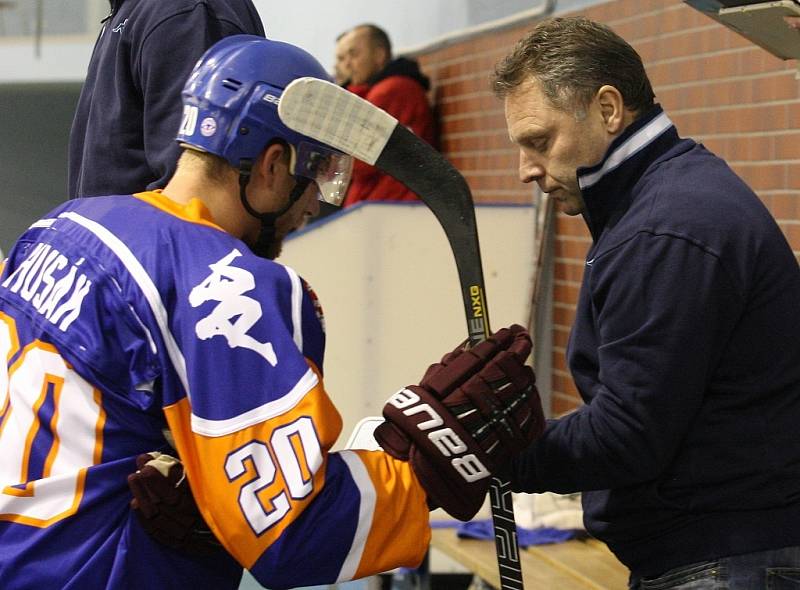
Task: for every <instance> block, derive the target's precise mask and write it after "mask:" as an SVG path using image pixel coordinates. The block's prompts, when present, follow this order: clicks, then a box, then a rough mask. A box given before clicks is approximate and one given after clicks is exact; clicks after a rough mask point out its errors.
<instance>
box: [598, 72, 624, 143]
mask: <svg viewBox="0 0 800 590" xmlns="http://www.w3.org/2000/svg"><path fill="white" fill-rule="evenodd" d="M595 98H596V100H597V104H598V106H599V107H600V115H601V116H602V117H603V125H604V126H605V129H606V131H607V132H608V133H610V134H612V135H617V134H618V133H620V132H621V131H622V130H623V129H624V128H625V100H624V99H623V98H622V93H621V92H620V91H619V90H617V89H616V88H615V87H614V86H611V85H609V84H606V85H604V86H601V87H600V88H599V89H598V91H597V94H595Z"/></svg>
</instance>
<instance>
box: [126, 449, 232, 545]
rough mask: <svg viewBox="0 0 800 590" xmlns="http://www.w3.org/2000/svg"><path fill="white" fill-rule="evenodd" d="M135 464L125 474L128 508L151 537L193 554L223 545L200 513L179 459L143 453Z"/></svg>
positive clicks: (160, 454) (159, 454)
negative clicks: (134, 466)
mask: <svg viewBox="0 0 800 590" xmlns="http://www.w3.org/2000/svg"><path fill="white" fill-rule="evenodd" d="M136 467H137V469H138V470H137V471H136V473H132V474H130V475H129V476H128V486H129V487H130V489H131V492H132V493H133V500H131V508H132V509H133V510H134V512H136V514H137V516H138V517H139V521H140V522H141V523H142V527H143V528H144V529H145V530H146V531H147V532H148V533H149V534H150V536H151V537H153V538H154V539H156V540H157V541H159V542H160V543H163V544H164V545H168V546H170V547H173V548H175V549H181V550H183V551H186V552H187V553H192V554H195V555H207V554H210V553H212V552H214V551H219V550H221V549H222V545H220V543H219V541H217V539H216V537H215V536H214V533H212V532H211V530H209V528H208V526H207V525H206V523H205V521H204V520H203V517H202V516H201V515H200V511H199V510H198V508H197V504H195V501H194V497H193V496H192V491H191V490H190V489H189V483H188V482H187V481H186V475H185V474H184V472H183V464H182V463H181V462H180V461H179V460H178V459H176V458H175V457H171V456H170V455H165V454H162V453H155V452H154V453H145V454H143V455H139V456H138V457H137V458H136Z"/></svg>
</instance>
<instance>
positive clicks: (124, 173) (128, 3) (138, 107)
mask: <svg viewBox="0 0 800 590" xmlns="http://www.w3.org/2000/svg"><path fill="white" fill-rule="evenodd" d="M110 3H111V11H110V13H109V14H108V16H107V17H106V19H105V21H104V25H103V29H102V30H101V32H100V36H99V38H98V39H97V42H96V43H95V46H94V50H93V52H92V58H91V60H90V62H89V70H88V72H87V74H86V81H85V83H84V85H83V89H82V90H81V95H80V98H79V99H78V106H77V108H76V110H75V118H74V120H73V122H72V129H71V131H70V139H69V175H68V176H69V178H68V185H69V196H70V198H73V199H74V198H78V197H95V196H98V195H111V194H129V193H134V192H138V191H142V190H151V189H156V188H163V187H164V186H165V185H166V184H167V181H168V180H169V179H170V178H171V177H172V174H173V173H174V172H175V165H176V164H177V162H178V156H179V155H180V147H179V146H178V144H176V143H175V135H176V134H177V132H178V127H179V126H180V122H181V90H182V89H183V85H184V83H185V82H186V78H187V77H188V75H189V72H191V71H192V68H193V67H194V64H195V63H196V62H197V60H198V59H200V56H201V55H203V52H205V50H206V49H208V48H209V47H211V45H213V44H214V43H215V42H216V41H219V40H220V39H222V38H223V37H227V36H228V35H238V34H243V33H246V34H251V35H259V36H260V37H263V36H264V27H263V25H262V24H261V18H260V17H259V15H258V12H257V11H256V9H255V6H253V3H252V1H251V0H224V1H223V0H171V1H169V2H163V1H160V0H110Z"/></svg>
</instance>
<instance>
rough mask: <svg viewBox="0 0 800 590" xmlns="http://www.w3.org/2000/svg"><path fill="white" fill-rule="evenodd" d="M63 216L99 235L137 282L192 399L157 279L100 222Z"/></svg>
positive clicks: (76, 214) (62, 214)
mask: <svg viewBox="0 0 800 590" xmlns="http://www.w3.org/2000/svg"><path fill="white" fill-rule="evenodd" d="M59 217H60V218H67V219H69V220H70V221H73V222H75V223H77V224H78V225H81V226H83V227H85V228H86V229H88V230H89V231H90V232H92V233H93V234H94V235H96V236H97V237H98V238H99V239H100V240H101V241H102V242H103V243H104V244H105V245H106V246H108V247H109V248H110V249H111V251H112V252H114V254H116V255H117V258H119V259H120V261H121V262H122V264H123V265H124V266H125V268H126V269H127V270H128V272H129V273H130V274H131V277H133V280H134V281H136V284H137V285H139V288H140V289H141V290H142V294H143V295H144V298H145V301H147V304H148V305H149V306H150V311H152V312H153V317H155V319H156V323H157V324H158V328H159V330H160V331H161V337H162V338H163V339H164V344H165V345H166V347H167V354H168V355H169V358H170V361H172V365H173V366H174V367H175V372H176V373H177V374H178V378H179V379H180V380H181V385H183V389H184V391H185V392H186V395H187V396H188V397H189V399H191V396H190V395H189V380H188V379H187V377H186V360H185V359H184V358H183V353H182V352H181V350H180V348H178V343H177V342H175V338H174V337H173V336H172V332H170V331H169V325H168V322H167V309H166V307H164V302H163V301H161V295H160V294H159V293H158V289H157V288H156V286H155V283H153V280H152V279H151V278H150V275H148V274H147V271H146V270H145V269H144V267H143V266H142V264H141V263H140V262H139V260H138V259H137V258H136V256H134V254H133V252H131V251H130V249H129V248H128V247H127V246H126V245H125V244H124V243H123V242H122V240H120V239H119V238H118V237H117V236H115V235H114V234H113V233H111V232H110V231H109V230H108V229H107V228H105V227H103V226H102V225H100V224H99V223H97V222H96V221H93V220H91V219H87V218H86V217H84V216H83V215H80V214H78V213H75V212H74V211H67V212H65V213H61V214H60V215H59Z"/></svg>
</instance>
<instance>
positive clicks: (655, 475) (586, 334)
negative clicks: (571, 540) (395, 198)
mask: <svg viewBox="0 0 800 590" xmlns="http://www.w3.org/2000/svg"><path fill="white" fill-rule="evenodd" d="M494 89H495V92H496V94H497V95H498V96H499V97H501V98H502V99H504V101H505V112H506V120H507V124H508V129H509V134H510V137H511V139H512V140H513V141H514V142H515V143H516V144H517V145H518V147H519V150H520V167H519V174H520V179H521V180H522V181H523V182H536V183H538V185H539V187H540V188H541V190H542V191H544V192H547V193H549V194H550V196H551V197H552V198H553V199H555V201H556V202H557V203H558V205H559V207H560V209H561V210H562V211H563V212H564V213H566V214H568V215H582V216H583V217H584V219H585V221H586V224H587V225H588V227H589V230H590V233H591V236H592V246H591V248H590V250H589V252H588V254H587V256H586V265H585V268H584V277H583V284H582V286H581V292H580V297H579V301H578V306H577V315H576V319H575V324H574V326H573V329H572V334H571V336H570V340H569V345H568V348H567V360H568V364H569V367H570V370H571V372H572V375H573V377H574V380H575V383H576V385H577V388H578V390H579V392H580V394H581V396H582V398H583V400H584V402H585V404H584V405H583V406H582V407H580V408H579V409H578V410H576V411H575V412H574V413H572V414H570V415H568V416H566V417H563V418H561V419H558V420H553V421H551V422H550V423H549V425H548V428H547V431H546V433H545V435H544V437H543V438H541V439H540V440H539V441H537V442H536V443H534V444H533V445H532V446H531V447H530V448H529V449H528V451H527V452H526V453H525V454H524V455H523V456H522V457H521V458H519V459H517V460H516V461H515V463H514V469H513V473H512V474H511V479H512V485H513V487H514V489H515V490H516V491H524V492H543V491H555V492H562V493H568V492H576V491H581V492H583V504H584V515H585V522H586V526H587V529H588V530H589V532H590V533H591V534H593V535H594V536H596V537H598V538H600V539H602V540H603V541H605V542H606V543H607V544H608V545H609V547H610V548H611V549H612V551H613V552H614V553H615V554H616V555H617V556H618V557H619V559H620V560H621V561H622V562H623V563H625V564H626V565H627V566H628V567H629V568H630V569H631V587H633V588H655V587H658V588H675V587H678V586H680V585H681V584H685V583H687V582H688V581H689V580H693V583H694V584H696V585H693V586H692V588H719V587H721V586H719V585H717V584H719V583H720V580H723V581H724V580H726V579H727V582H726V583H728V584H730V586H725V588H765V587H770V586H769V584H770V581H771V579H772V578H773V577H776V576H778V577H781V579H783V580H785V579H786V578H787V576H788V577H789V578H791V579H794V580H795V583H798V580H800V440H799V439H798V435H797V432H798V426H797V425H798V424H800V269H799V268H798V263H797V260H796V259H795V257H794V255H793V253H792V250H791V248H790V246H789V244H788V243H787V241H786V239H785V237H784V235H783V234H782V233H781V231H780V229H779V228H778V226H777V224H776V223H775V221H774V219H773V218H772V216H771V215H770V213H769V211H768V210H767V209H766V208H765V207H764V205H763V204H762V203H761V201H760V200H759V199H758V197H756V195H755V194H754V193H753V192H752V191H751V190H750V189H749V188H748V187H747V186H746V185H745V184H744V182H742V180H741V179H739V178H738V177H737V176H736V175H735V174H734V173H733V172H732V171H731V169H730V168H729V167H728V166H727V165H726V164H725V162H724V161H722V160H721V159H720V158H718V157H716V156H715V155H713V154H712V153H710V152H709V151H708V150H706V149H705V148H704V147H703V146H702V145H699V144H697V143H695V142H694V141H692V140H690V139H682V138H680V137H679V136H678V133H677V131H676V129H675V127H674V126H673V124H672V122H671V121H670V119H669V118H668V116H667V114H666V113H664V112H663V111H662V109H661V108H660V107H659V106H658V105H657V104H655V103H654V93H653V90H652V88H651V85H650V82H649V80H648V78H647V74H646V73H645V70H644V67H643V65H642V62H641V59H640V57H639V56H638V55H637V54H636V52H635V51H634V50H633V48H631V47H630V45H628V44H627V43H626V42H625V41H624V40H622V39H621V38H619V37H618V36H617V35H616V34H614V33H613V32H612V31H611V30H609V29H608V28H607V27H605V26H603V25H599V24H596V23H593V22H591V21H589V20H587V19H584V18H556V19H551V20H548V21H545V22H543V23H540V24H539V25H538V26H537V27H535V28H534V29H533V31H532V32H530V33H529V34H528V35H527V36H526V37H525V38H524V39H522V40H521V41H520V42H519V44H518V45H517V47H516V48H515V49H514V50H513V51H512V53H511V54H510V55H509V56H507V57H506V58H505V59H504V60H503V61H502V62H501V63H500V64H498V67H497V70H496V75H495V79H494ZM680 587H685V586H680Z"/></svg>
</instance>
